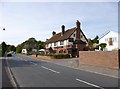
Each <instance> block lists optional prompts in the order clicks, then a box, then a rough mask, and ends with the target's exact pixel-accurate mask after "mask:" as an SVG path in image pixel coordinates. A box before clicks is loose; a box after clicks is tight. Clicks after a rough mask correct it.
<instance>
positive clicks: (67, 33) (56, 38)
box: [46, 27, 76, 43]
mask: <svg viewBox="0 0 120 89" xmlns="http://www.w3.org/2000/svg"><path fill="white" fill-rule="evenodd" d="M75 30H76V27H74V28H71V29H68V30H66V31H65V33H64V34H63V36H61V32H60V33H58V34H55V35H54V36H52V37H51V38H50V39H48V40H47V41H46V43H52V42H56V41H60V40H65V39H68V38H69V37H70V36H71V35H72V33H73V32H74V31H75Z"/></svg>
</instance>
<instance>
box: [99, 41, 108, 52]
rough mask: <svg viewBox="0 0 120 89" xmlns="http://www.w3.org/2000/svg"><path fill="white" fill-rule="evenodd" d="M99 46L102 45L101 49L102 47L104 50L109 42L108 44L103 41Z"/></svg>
mask: <svg viewBox="0 0 120 89" xmlns="http://www.w3.org/2000/svg"><path fill="white" fill-rule="evenodd" d="M99 46H100V47H101V49H100V50H102V51H103V49H104V48H105V47H106V46H107V44H106V43H101V44H100V45H99Z"/></svg>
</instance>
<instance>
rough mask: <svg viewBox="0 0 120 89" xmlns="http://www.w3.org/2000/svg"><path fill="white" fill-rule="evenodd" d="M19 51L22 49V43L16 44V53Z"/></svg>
mask: <svg viewBox="0 0 120 89" xmlns="http://www.w3.org/2000/svg"><path fill="white" fill-rule="evenodd" d="M21 51H22V45H18V46H17V47H16V52H17V53H21Z"/></svg>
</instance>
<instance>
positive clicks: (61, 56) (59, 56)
mask: <svg viewBox="0 0 120 89" xmlns="http://www.w3.org/2000/svg"><path fill="white" fill-rule="evenodd" d="M45 56H52V57H54V58H56V59H62V58H70V55H69V54H46V55H45Z"/></svg>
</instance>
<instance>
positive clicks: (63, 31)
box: [61, 25, 65, 36]
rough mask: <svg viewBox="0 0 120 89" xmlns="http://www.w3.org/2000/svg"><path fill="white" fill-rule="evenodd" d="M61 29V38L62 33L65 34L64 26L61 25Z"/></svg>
mask: <svg viewBox="0 0 120 89" xmlns="http://www.w3.org/2000/svg"><path fill="white" fill-rule="evenodd" d="M61 28H62V33H61V36H63V35H64V33H65V26H64V25H62V26H61Z"/></svg>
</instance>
